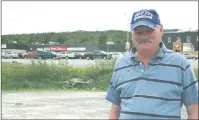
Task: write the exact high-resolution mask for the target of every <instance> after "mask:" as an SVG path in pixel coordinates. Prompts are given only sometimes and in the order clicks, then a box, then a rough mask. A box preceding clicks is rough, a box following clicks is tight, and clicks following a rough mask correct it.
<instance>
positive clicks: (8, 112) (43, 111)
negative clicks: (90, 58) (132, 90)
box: [2, 92, 187, 119]
mask: <svg viewBox="0 0 199 120" xmlns="http://www.w3.org/2000/svg"><path fill="white" fill-rule="evenodd" d="M105 94H106V93H105V92H17V93H15V92H2V118H3V119H80V118H81V119H107V118H108V113H109V110H110V105H111V104H110V103H109V102H107V101H106V100H105V99H104V96H105ZM182 118H187V114H186V110H185V108H184V107H183V109H182Z"/></svg>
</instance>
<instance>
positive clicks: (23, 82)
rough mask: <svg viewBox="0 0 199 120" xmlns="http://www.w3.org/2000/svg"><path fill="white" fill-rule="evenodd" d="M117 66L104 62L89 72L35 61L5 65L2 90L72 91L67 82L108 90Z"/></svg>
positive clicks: (88, 69) (91, 67)
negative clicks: (73, 79)
mask: <svg viewBox="0 0 199 120" xmlns="http://www.w3.org/2000/svg"><path fill="white" fill-rule="evenodd" d="M114 63H115V61H108V62H106V63H103V62H102V63H98V65H95V66H94V65H92V66H88V67H85V68H83V67H80V68H75V67H72V66H69V65H68V64H62V63H58V64H49V63H47V62H42V61H39V62H35V61H32V64H19V63H2V89H3V90H21V89H22V90H26V89H69V88H71V87H70V86H67V84H66V83H65V82H69V80H71V79H72V78H81V79H82V80H83V81H88V80H93V81H92V83H91V84H90V85H87V86H85V87H83V88H90V89H92V88H94V87H95V88H100V89H102V90H105V89H107V85H108V84H109V80H110V78H111V75H112V72H113V67H114ZM102 83H103V84H102ZM78 87H80V86H78ZM81 88H82V87H81Z"/></svg>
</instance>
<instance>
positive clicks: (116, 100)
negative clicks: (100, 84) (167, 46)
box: [105, 72, 121, 106]
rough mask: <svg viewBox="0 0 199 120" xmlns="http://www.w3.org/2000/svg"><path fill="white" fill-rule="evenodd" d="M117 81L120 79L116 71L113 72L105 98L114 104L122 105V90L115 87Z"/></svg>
mask: <svg viewBox="0 0 199 120" xmlns="http://www.w3.org/2000/svg"><path fill="white" fill-rule="evenodd" d="M117 81H118V75H116V72H113V75H112V78H111V81H110V83H109V87H108V91H107V94H106V96H105V99H106V100H108V101H109V102H111V103H112V104H115V105H118V106H120V103H121V100H120V92H119V91H117V90H116V88H115V87H114V86H115V85H116V83H117Z"/></svg>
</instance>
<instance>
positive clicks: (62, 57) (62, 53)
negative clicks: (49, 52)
mask: <svg viewBox="0 0 199 120" xmlns="http://www.w3.org/2000/svg"><path fill="white" fill-rule="evenodd" d="M56 54H57V58H59V59H68V53H67V52H66V51H64V52H60V53H56Z"/></svg>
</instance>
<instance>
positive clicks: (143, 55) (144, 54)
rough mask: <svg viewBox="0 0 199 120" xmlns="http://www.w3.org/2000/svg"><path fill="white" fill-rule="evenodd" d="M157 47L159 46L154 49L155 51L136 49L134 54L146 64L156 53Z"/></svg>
mask: <svg viewBox="0 0 199 120" xmlns="http://www.w3.org/2000/svg"><path fill="white" fill-rule="evenodd" d="M159 49H160V48H158V49H157V50H156V52H153V51H146V52H145V51H143V52H141V51H140V52H139V51H136V53H135V55H136V57H137V58H138V59H139V60H140V61H142V62H143V63H144V65H148V63H149V61H150V59H151V58H152V57H153V56H155V55H156V54H157V53H158V51H159Z"/></svg>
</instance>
